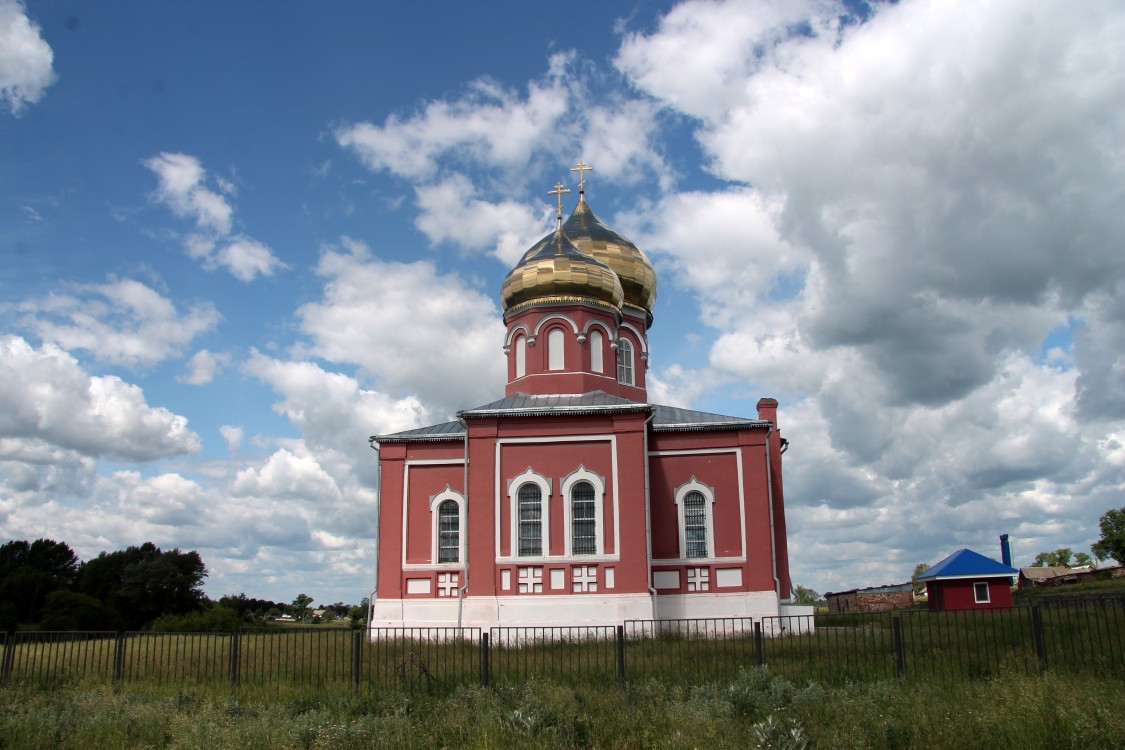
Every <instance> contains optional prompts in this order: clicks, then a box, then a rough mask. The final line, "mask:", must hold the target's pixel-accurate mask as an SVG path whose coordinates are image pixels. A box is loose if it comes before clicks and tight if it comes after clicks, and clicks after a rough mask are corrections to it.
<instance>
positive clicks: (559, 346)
mask: <svg viewBox="0 0 1125 750" xmlns="http://www.w3.org/2000/svg"><path fill="white" fill-rule="evenodd" d="M565 344H566V337H565V335H564V334H563V332H562V330H560V329H558V328H553V329H551V332H550V333H548V334H547V369H548V370H562V369H564V368H565V364H564V362H563V346H564V345H565Z"/></svg>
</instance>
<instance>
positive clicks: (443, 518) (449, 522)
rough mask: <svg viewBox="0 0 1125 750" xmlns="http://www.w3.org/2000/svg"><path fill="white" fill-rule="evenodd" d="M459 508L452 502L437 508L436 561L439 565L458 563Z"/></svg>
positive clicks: (459, 551) (459, 549)
mask: <svg viewBox="0 0 1125 750" xmlns="http://www.w3.org/2000/svg"><path fill="white" fill-rule="evenodd" d="M460 553H461V508H460V507H459V506H458V505H457V502H456V501H454V500H446V501H444V502H443V503H442V504H441V505H439V506H438V559H437V561H438V562H439V563H451V562H460Z"/></svg>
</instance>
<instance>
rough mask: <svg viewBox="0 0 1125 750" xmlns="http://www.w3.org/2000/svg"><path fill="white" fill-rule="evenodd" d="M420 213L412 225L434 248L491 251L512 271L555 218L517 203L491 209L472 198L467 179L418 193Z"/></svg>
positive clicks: (458, 176)
mask: <svg viewBox="0 0 1125 750" xmlns="http://www.w3.org/2000/svg"><path fill="white" fill-rule="evenodd" d="M415 192H416V194H417V205H418V209H419V215H418V218H417V219H415V220H414V225H415V226H417V227H418V229H419V230H421V231H422V233H423V234H425V235H426V237H428V238H429V240H430V242H433V243H435V244H436V243H439V242H448V243H450V244H453V245H455V246H457V247H460V248H463V249H466V250H487V251H488V252H489V253H490V254H491V255H493V256H494V257H496V258H497V259H498V260H500V261H502V262H503V263H504V264H505V265H507V266H509V267H510V266H512V265H514V264H515V262H516V261H517V260H519V259H520V257H521V256H522V255H523V254H524V253H525V252H526V251H527V249H528V248H529V247H531V246H532V245H533V244H534V243H535V242H536V241H537V240H538V239H539V238H540V237H542V236H543V235H544V234H545V233H546V232H547V231H548V229H550V222H549V221H548V218H549V217H551V218H553V217H552V216H551V212H550V211H549V209H547V208H546V207H545V206H543V207H541V208H540V209H539V210H535V209H533V208H532V207H531V206H527V205H524V204H521V203H517V202H516V201H510V200H505V201H500V202H499V203H490V202H488V201H484V200H480V199H477V198H468V199H466V196H470V195H472V194H473V188H472V186H471V185H470V184H469V179H468V178H467V177H465V176H464V175H462V174H454V175H450V176H449V177H447V178H445V179H444V180H442V181H441V182H438V183H434V184H431V185H423V186H420V187H418V188H417V189H416V190H415Z"/></svg>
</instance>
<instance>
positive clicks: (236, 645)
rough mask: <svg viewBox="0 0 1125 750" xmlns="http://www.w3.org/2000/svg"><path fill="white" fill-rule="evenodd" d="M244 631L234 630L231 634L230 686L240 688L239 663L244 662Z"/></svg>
mask: <svg viewBox="0 0 1125 750" xmlns="http://www.w3.org/2000/svg"><path fill="white" fill-rule="evenodd" d="M241 650H242V631H241V630H232V631H231V633H230V684H231V686H232V687H238V680H239V673H238V663H239V662H240V661H241V660H242V655H241V653H240V652H241Z"/></svg>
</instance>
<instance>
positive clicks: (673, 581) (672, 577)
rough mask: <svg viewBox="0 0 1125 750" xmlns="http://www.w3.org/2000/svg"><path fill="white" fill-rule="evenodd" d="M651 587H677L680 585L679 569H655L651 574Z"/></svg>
mask: <svg viewBox="0 0 1125 750" xmlns="http://www.w3.org/2000/svg"><path fill="white" fill-rule="evenodd" d="M652 587H653V588H654V589H678V588H679V587H680V571H678V570H658V571H656V572H655V573H653V574H652Z"/></svg>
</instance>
